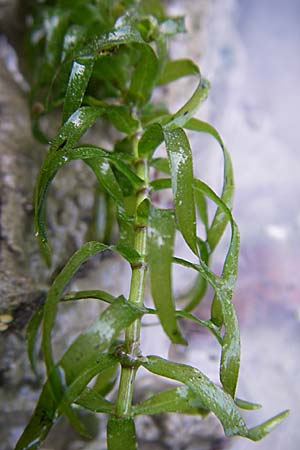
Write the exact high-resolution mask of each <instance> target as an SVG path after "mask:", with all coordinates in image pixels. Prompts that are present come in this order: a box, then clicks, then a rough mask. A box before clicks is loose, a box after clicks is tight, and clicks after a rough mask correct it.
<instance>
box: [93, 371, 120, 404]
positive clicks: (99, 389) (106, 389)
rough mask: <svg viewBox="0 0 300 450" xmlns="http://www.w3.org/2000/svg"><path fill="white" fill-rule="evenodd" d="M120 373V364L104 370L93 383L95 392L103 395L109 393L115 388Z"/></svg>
mask: <svg viewBox="0 0 300 450" xmlns="http://www.w3.org/2000/svg"><path fill="white" fill-rule="evenodd" d="M117 375H118V364H116V365H115V366H112V367H109V368H108V369H106V370H104V371H103V372H102V373H101V375H99V376H98V377H97V378H96V381H95V383H94V385H93V392H96V393H97V394H99V395H101V396H103V397H104V396H105V395H107V394H109V393H110V392H111V391H112V389H113V388H114V386H115V384H116V381H117Z"/></svg>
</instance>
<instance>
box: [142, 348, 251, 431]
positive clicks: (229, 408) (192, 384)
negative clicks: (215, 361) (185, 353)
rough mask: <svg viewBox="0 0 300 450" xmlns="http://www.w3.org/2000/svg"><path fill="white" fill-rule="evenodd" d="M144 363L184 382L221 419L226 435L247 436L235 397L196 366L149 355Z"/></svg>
mask: <svg viewBox="0 0 300 450" xmlns="http://www.w3.org/2000/svg"><path fill="white" fill-rule="evenodd" d="M142 365H143V366H144V367H145V368H146V369H147V370H149V371H150V372H153V373H155V374H157V375H161V376H163V377H167V378H171V379H172V380H176V381H179V382H181V383H184V384H185V385H186V386H188V387H189V388H190V390H191V391H192V392H193V393H194V395H195V396H196V397H197V399H199V401H200V402H201V405H202V407H203V408H204V409H208V410H210V411H212V412H213V413H214V414H215V415H216V416H217V417H218V419H219V420H220V421H221V423H222V425H223V428H224V431H225V434H226V436H234V435H240V436H247V433H248V430H247V427H246V424H245V421H244V419H243V418H242V416H241V415H240V413H239V411H238V409H237V407H236V405H235V404H234V401H233V399H232V398H231V396H230V395H229V394H227V393H226V392H224V391H223V390H222V389H221V388H219V387H218V386H216V385H215V384H214V383H212V382H211V381H210V380H209V379H208V378H207V377H206V376H205V375H204V374H203V373H201V372H200V371H199V370H198V369H195V368H194V367H190V366H186V365H184V364H179V363H175V362H171V361H168V360H165V359H163V358H159V357H157V356H149V357H147V361H146V362H143V363H142Z"/></svg>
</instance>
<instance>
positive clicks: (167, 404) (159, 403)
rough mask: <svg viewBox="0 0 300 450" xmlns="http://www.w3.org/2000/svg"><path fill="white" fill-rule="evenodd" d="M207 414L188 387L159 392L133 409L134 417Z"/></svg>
mask: <svg viewBox="0 0 300 450" xmlns="http://www.w3.org/2000/svg"><path fill="white" fill-rule="evenodd" d="M207 412H208V411H207V410H205V409H203V408H202V405H201V403H200V401H199V398H197V396H196V395H195V394H194V393H193V391H192V390H191V389H189V388H188V387H187V386H179V387H176V388H173V389H168V390H166V391H162V392H159V393H157V394H154V395H152V396H151V397H149V398H148V399H147V400H144V401H142V402H140V403H136V404H135V405H134V406H133V407H132V413H133V414H134V415H139V414H161V413H177V414H178V413H179V414H201V415H206V414H207Z"/></svg>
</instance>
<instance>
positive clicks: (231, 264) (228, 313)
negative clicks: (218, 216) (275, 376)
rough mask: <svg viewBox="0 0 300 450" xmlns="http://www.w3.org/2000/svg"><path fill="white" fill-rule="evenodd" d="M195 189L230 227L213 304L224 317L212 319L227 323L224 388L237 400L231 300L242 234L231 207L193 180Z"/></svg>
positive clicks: (237, 359)
mask: <svg viewBox="0 0 300 450" xmlns="http://www.w3.org/2000/svg"><path fill="white" fill-rule="evenodd" d="M194 189H196V190H197V189H199V190H200V191H201V192H202V193H204V194H205V195H207V196H208V197H209V198H211V200H213V201H214V202H215V203H216V205H217V206H218V207H220V209H222V211H223V213H224V214H225V215H226V216H227V221H229V222H230V225H231V240H230V245H229V249H228V252H227V256H226V259H225V263H224V267H223V271H222V276H221V280H222V283H221V286H218V287H217V288H216V289H215V293H216V295H215V298H214V302H217V305H218V308H219V309H220V313H221V317H220V313H219V315H218V316H217V320H215V318H214V317H212V321H213V322H214V323H216V324H217V325H219V324H220V319H222V322H223V321H224V326H225V335H224V339H223V349H222V356H221V367H220V378H221V382H222V385H223V387H224V389H225V390H226V391H227V392H229V393H230V395H231V396H232V397H234V394H235V390H236V385H237V379H238V373H239V365H240V337H239V328H238V322H237V317H236V314H235V311H234V307H233V304H232V301H231V299H232V295H233V290H234V286H235V281H236V277H237V269H238V252H239V231H238V227H237V225H236V223H235V222H234V220H233V218H232V215H231V212H230V210H229V209H228V207H227V206H226V205H225V203H224V202H223V201H222V200H221V199H220V198H219V197H218V196H217V195H216V194H215V193H214V192H213V191H212V190H211V189H210V188H209V187H208V186H207V185H205V183H203V182H201V181H200V180H194ZM219 309H218V311H219Z"/></svg>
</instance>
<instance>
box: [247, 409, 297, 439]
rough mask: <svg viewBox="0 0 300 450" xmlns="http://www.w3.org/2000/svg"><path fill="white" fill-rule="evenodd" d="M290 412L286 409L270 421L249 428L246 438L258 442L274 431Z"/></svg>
mask: <svg viewBox="0 0 300 450" xmlns="http://www.w3.org/2000/svg"><path fill="white" fill-rule="evenodd" d="M289 413H290V411H289V410H288V409H287V410H286V411H283V412H282V413H280V414H277V415H276V416H274V417H272V419H269V420H267V421H266V422H264V423H262V424H261V425H258V426H257V427H254V428H251V429H250V430H249V432H248V435H247V437H248V438H249V439H251V440H252V441H259V440H260V439H262V438H264V437H265V436H267V435H268V434H269V433H271V431H273V430H274V428H276V427H277V426H278V425H279V424H280V423H281V422H282V421H283V420H284V419H285V418H286V417H287V416H288V415H289Z"/></svg>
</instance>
